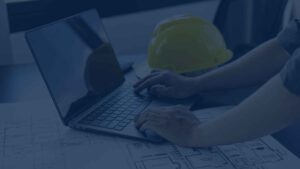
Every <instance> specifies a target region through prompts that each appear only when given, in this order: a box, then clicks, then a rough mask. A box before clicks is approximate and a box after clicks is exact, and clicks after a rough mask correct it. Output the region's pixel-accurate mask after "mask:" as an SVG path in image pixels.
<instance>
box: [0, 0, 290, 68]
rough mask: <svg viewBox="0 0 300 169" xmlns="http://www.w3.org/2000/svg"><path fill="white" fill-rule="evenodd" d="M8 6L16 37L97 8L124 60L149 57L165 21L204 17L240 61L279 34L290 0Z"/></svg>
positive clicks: (62, 1)
mask: <svg viewBox="0 0 300 169" xmlns="http://www.w3.org/2000/svg"><path fill="white" fill-rule="evenodd" d="M6 3H7V7H8V13H9V21H10V30H11V32H12V33H15V34H18V33H19V32H24V31H27V30H30V29H33V28H35V27H37V26H41V25H44V24H47V23H50V22H53V21H55V20H57V19H60V18H64V17H67V16H71V15H73V14H76V13H78V12H81V11H85V10H87V9H91V8H96V9H97V10H98V12H99V14H100V15H101V17H102V18H103V22H104V24H105V26H106V30H107V32H108V34H109V36H110V39H111V41H112V44H113V46H114V48H115V50H116V53H117V54H118V55H129V54H145V53H146V50H147V46H148V43H149V40H150V39H151V33H152V31H153V29H154V27H155V25H156V24H157V23H158V22H159V21H161V20H163V19H165V18H168V17H171V16H173V15H181V14H187V15H196V16H201V17H202V18H204V19H206V20H208V21H211V22H213V23H214V24H215V25H216V26H217V27H218V28H219V29H220V31H221V32H222V34H223V35H224V38H225V41H226V42H227V45H228V47H229V48H230V49H231V50H233V51H234V53H235V56H234V58H235V59H236V58H238V57H240V56H241V55H243V54H244V53H245V52H247V51H249V50H251V49H252V48H254V47H255V46H257V45H259V44H260V43H262V42H264V41H266V40H268V39H270V38H272V37H274V36H276V35H277V33H278V32H279V30H280V29H281V28H282V23H283V18H284V13H285V10H286V7H287V4H288V0H88V1H86V0H6ZM20 36H22V35H20ZM128 41H130V43H127V42H128ZM13 43H14V42H13ZM15 52H18V51H15ZM15 57H16V58H14V60H15V63H27V62H32V59H31V58H30V56H29V55H24V54H23V55H22V54H18V53H17V54H15Z"/></svg>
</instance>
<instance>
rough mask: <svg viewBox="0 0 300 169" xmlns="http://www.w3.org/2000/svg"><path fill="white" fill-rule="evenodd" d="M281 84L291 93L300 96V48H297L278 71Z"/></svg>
mask: <svg viewBox="0 0 300 169" xmlns="http://www.w3.org/2000/svg"><path fill="white" fill-rule="evenodd" d="M280 75H281V79H282V81H283V85H284V86H285V87H286V88H287V89H288V90H289V91H290V92H291V93H293V94H296V95H299V96H300V49H297V50H296V51H295V52H294V54H293V56H292V58H291V59H290V60H289V61H288V62H287V64H286V65H285V66H284V68H283V69H282V71H281V72H280Z"/></svg>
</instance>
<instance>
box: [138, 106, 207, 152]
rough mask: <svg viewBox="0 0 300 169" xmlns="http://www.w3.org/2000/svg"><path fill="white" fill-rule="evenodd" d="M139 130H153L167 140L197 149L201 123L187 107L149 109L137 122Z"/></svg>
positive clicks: (140, 115)
mask: <svg viewBox="0 0 300 169" xmlns="http://www.w3.org/2000/svg"><path fill="white" fill-rule="evenodd" d="M135 124H136V127H137V129H138V130H140V131H141V132H144V131H145V130H151V131H153V132H155V133H156V134H158V135H159V136H161V137H163V138H165V139H166V140H168V141H170V142H172V143H174V144H177V145H180V146H185V147H196V146H197V140H198V137H197V136H198V132H199V126H200V124H201V122H200V121H199V120H198V118H197V117H196V116H195V115H194V114H193V113H192V112H190V111H189V110H188V109H187V108H186V107H183V106H173V107H157V108H149V109H148V110H146V111H145V112H143V113H141V114H139V115H138V116H137V118H136V120H135Z"/></svg>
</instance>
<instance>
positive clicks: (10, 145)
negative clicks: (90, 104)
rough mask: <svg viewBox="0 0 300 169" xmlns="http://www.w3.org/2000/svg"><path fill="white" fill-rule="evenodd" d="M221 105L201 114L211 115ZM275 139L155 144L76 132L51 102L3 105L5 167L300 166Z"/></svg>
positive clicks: (0, 130) (0, 148)
mask: <svg viewBox="0 0 300 169" xmlns="http://www.w3.org/2000/svg"><path fill="white" fill-rule="evenodd" d="M223 111H224V110H222V109H221V110H220V109H218V111H216V110H209V111H203V112H201V113H199V117H200V118H201V119H202V120H207V119H211V118H213V117H214V116H216V115H217V114H216V112H223ZM299 166H300V161H299V159H298V158H297V157H295V156H294V155H293V154H291V153H290V152H289V151H288V150H287V149H285V148H284V147H283V146H281V145H280V144H279V143H278V142H277V141H275V140H274V139H273V138H271V137H265V138H262V139H258V140H255V141H251V142H247V143H241V144H236V145H228V146H220V147H214V148H210V149H186V148H181V147H177V146H174V145H170V144H163V145H155V144H151V143H146V142H139V141H134V140H128V139H123V138H118V137H112V136H105V135H96V134H90V133H85V132H79V131H74V130H72V129H69V128H67V127H65V126H63V125H62V123H61V121H60V120H59V118H58V114H57V112H56V110H55V108H54V106H53V104H51V103H49V102H48V101H39V102H35V103H19V104H2V105H0V168H1V169H96V168H97V169H98V168H101V169H102V168H103V169H202V168H204V169H218V168H222V169H223V168H224V169H277V168H278V169H279V168H283V167H285V168H289V169H294V168H295V169H296V168H297V169H298V168H299Z"/></svg>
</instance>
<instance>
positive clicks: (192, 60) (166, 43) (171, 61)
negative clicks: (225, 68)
mask: <svg viewBox="0 0 300 169" xmlns="http://www.w3.org/2000/svg"><path fill="white" fill-rule="evenodd" d="M231 57H232V52H231V51H230V50H228V49H227V47H226V44H225V42H224V39H223V36H222V35H221V33H220V31H219V30H218V29H217V28H216V27H215V26H214V25H213V24H211V23H209V22H207V21H205V20H203V19H201V18H199V17H195V16H180V17H175V18H172V19H168V20H166V21H163V22H161V23H160V24H159V25H158V26H157V27H156V28H155V30H154V33H153V39H152V41H151V43H150V45H149V48H148V64H149V67H150V68H152V69H163V70H170V71H174V72H177V73H188V72H196V71H201V70H207V69H211V68H213V67H216V66H218V65H220V64H223V63H225V62H227V61H228V60H230V59H231Z"/></svg>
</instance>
